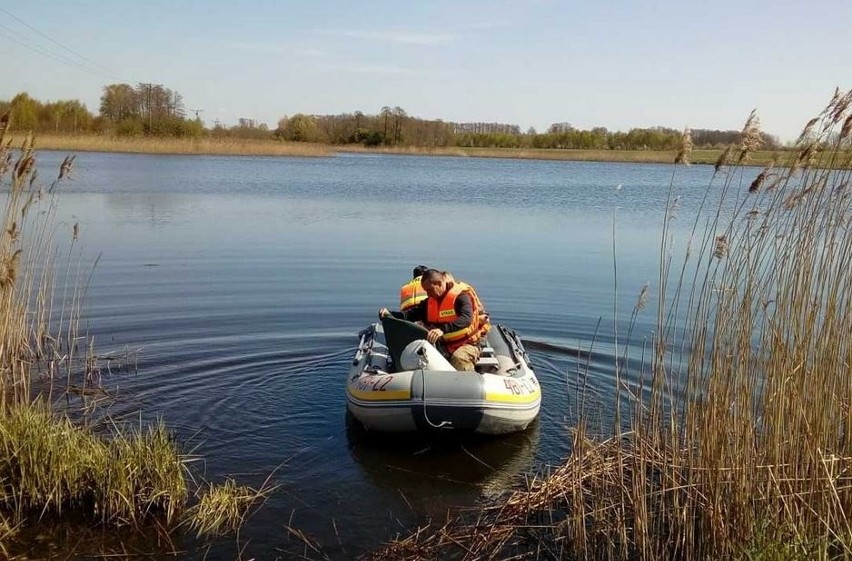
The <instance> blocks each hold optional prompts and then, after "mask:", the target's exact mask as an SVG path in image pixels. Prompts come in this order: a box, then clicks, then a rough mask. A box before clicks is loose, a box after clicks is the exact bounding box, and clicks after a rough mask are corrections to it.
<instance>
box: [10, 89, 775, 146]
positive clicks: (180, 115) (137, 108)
mask: <svg viewBox="0 0 852 561" xmlns="http://www.w3.org/2000/svg"><path fill="white" fill-rule="evenodd" d="M100 102H101V103H100V107H99V112H98V115H93V114H92V113H90V112H89V111H88V110H87V109H86V106H85V105H83V104H82V103H80V102H79V101H78V100H65V101H55V102H46V103H43V102H40V101H38V100H36V99H33V98H31V97H30V96H29V95H28V94H26V93H20V94H18V95H17V96H15V97H14V98H13V99H12V100H11V101H0V112H5V111H6V110H11V113H12V128H13V130H15V129H16V130H32V131H35V132H43V133H63V134H79V133H100V134H111V135H117V136H129V137H133V136H164V137H166V136H167V137H200V136H211V137H214V138H247V139H270V138H272V139H278V140H287V141H291V142H317V143H325V144H337V145H345V144H362V145H364V146H370V147H376V146H422V147H448V146H460V147H478V148H546V149H547V148H549V149H584V150H675V149H677V148H679V147H680V144H681V139H682V132H681V131H678V130H675V129H670V128H665V127H650V128H634V129H631V130H629V131H627V132H621V131H609V130H607V129H606V128H604V127H595V128H592V129H591V130H580V129H576V128H574V127H573V126H572V125H571V124H570V123H568V122H558V123H553V124H552V125H550V127H548V129H547V131H546V132H544V133H537V132H536V130H535V129H533V128H530V129H528V130H527V131H526V132H522V131H521V128H520V127H519V126H517V125H511V124H504V123H453V122H447V121H442V120H440V119H439V120H429V119H420V118H417V117H412V116H410V115H408V113H407V112H406V111H405V110H404V109H403V108H401V107H398V106H397V107H390V106H385V107H382V108H381V109H380V110H379V112H378V113H376V114H374V115H369V114H365V113H362V112H361V111H355V112H354V113H342V114H338V115H307V114H304V113H296V114H295V115H291V116H285V117H282V118H281V119H279V121H278V123H277V126H276V128H275V129H273V130H270V128H269V127H268V126H267V125H266V124H265V123H258V122H257V121H255V120H254V119H248V118H241V119H239V122H238V124H237V125H235V126H232V127H226V126H223V125H221V124H219V123H218V122H217V123H216V124H215V125H214V126H213V127H212V128H206V127H205V126H204V124H203V122H202V121H201V120H200V119H199V118H198V114H197V112H196V118H195V119H189V118H187V117H186V108H185V106H184V102H183V96H181V94H179V93H178V92H177V91H174V90H171V89H169V88H166V87H164V86H162V85H160V84H150V83H142V82H140V83H138V84H136V85H135V86H134V85H130V84H109V85H107V86H104V88H103V91H102V95H101V100H100ZM739 136H740V133H739V131H719V130H706V129H693V130H692V142H693V145H694V147H695V148H699V149H700V148H704V149H710V148H723V147H725V146H728V145H729V144H732V143H735V142H737V141H738V139H739ZM763 137H764V138H763V140H764V147H765V148H767V149H775V148H779V147H780V146H779V142H778V139H777V138H776V137H774V136H771V135H768V134H765V133H764V135H763Z"/></svg>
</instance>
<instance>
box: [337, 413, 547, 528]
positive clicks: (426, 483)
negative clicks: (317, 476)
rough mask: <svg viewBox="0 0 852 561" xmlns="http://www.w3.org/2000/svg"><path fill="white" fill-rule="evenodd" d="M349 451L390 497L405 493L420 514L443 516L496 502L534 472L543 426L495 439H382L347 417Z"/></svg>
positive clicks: (402, 436) (534, 425)
mask: <svg viewBox="0 0 852 561" xmlns="http://www.w3.org/2000/svg"><path fill="white" fill-rule="evenodd" d="M346 435H347V440H348V443H349V451H350V453H351V454H352V457H353V458H354V460H355V462H356V463H357V464H358V465H360V467H361V468H362V470H363V471H364V473H365V475H366V476H367V477H368V478H369V479H370V480H371V481H372V482H373V483H374V484H375V485H376V486H377V487H379V488H382V489H385V490H386V491H388V492H389V495H398V493H403V494H404V496H405V500H406V501H407V502H410V503H411V506H412V508H414V509H415V510H417V511H421V512H422V511H433V513H434V514H436V515H438V514H440V513H442V512H445V511H446V508H447V506H449V505H464V504H473V503H475V502H476V501H478V500H480V499H482V498H492V497H496V496H498V495H500V494H502V493H504V492H506V491H507V490H509V489H512V488H513V487H514V486H515V485H516V484H518V479H519V477H521V476H522V475H523V474H526V473H528V472H530V471H531V470H533V469H534V467H535V466H534V460H535V454H536V450H537V448H538V439H539V424H538V423H537V422H533V423H532V425H531V426H530V427H529V430H526V431H523V432H519V433H514V434H509V435H505V436H503V437H501V438H493V437H489V436H481V435H466V436H463V435H458V436H453V435H452V434H449V435H448V434H441V435H440V437H435V436H433V435H431V434H429V433H426V434H420V435H413V436H412V435H410V434H396V435H393V434H390V435H389V434H379V433H375V432H372V431H367V430H365V429H364V428H363V426H362V425H361V423H360V422H358V421H357V420H356V419H354V418H353V417H352V416H351V415H350V414H348V415H347V431H346Z"/></svg>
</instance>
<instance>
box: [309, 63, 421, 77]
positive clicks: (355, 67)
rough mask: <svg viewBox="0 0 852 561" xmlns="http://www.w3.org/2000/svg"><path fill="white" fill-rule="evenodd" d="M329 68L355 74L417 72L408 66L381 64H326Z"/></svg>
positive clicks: (387, 74)
mask: <svg viewBox="0 0 852 561" xmlns="http://www.w3.org/2000/svg"><path fill="white" fill-rule="evenodd" d="M326 68H328V69H329V70H337V71H342V72H353V73H355V74H380V75H386V76H392V75H394V76H399V75H404V74H409V75H410V74H415V72H414V71H413V70H410V69H408V68H400V67H398V66H385V65H381V64H352V65H349V66H343V65H333V66H326Z"/></svg>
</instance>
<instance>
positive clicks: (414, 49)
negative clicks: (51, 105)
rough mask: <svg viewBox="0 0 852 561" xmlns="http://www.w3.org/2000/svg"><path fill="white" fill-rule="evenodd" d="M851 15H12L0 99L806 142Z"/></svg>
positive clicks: (374, 9)
mask: <svg viewBox="0 0 852 561" xmlns="http://www.w3.org/2000/svg"><path fill="white" fill-rule="evenodd" d="M850 21H852V1H849V0H772V1H768V0H767V1H762V0H754V1H753V0H739V1H738V2H731V1H728V0H721V1H716V2H712V3H710V2H689V1H688V0H681V1H679V2H670V1H669V0H661V1H653V0H646V1H644V2H642V1H626V0H624V1H607V0H585V1H583V2H575V1H568V0H564V1H557V0H552V1H548V0H513V1H509V0H487V1H485V0H483V1H480V0H476V1H473V0H452V1H445V0H430V1H424V0H421V1H408V2H406V1H405V0H395V1H369V0H361V1H358V2H354V1H352V0H347V1H342V0H327V1H322V0H311V1H308V0H304V1H287V0H263V1H261V0H243V1H241V2H234V1H233V0H228V1H220V0H203V1H202V0H145V1H142V2H126V1H124V0H110V1H100V0H77V1H68V0H64V1H50V0H26V1H23V0H18V1H16V2H12V1H7V0H0V100H8V99H11V98H12V97H13V96H14V95H16V94H17V93H19V92H21V91H25V92H27V93H29V94H30V95H31V96H33V97H35V98H37V99H39V100H41V101H55V100H58V99H79V100H80V101H82V102H83V103H85V104H86V106H87V107H88V108H89V110H90V111H92V112H94V113H97V110H98V106H99V100H100V96H101V94H102V90H103V87H104V86H105V85H107V84H112V83H122V82H124V83H129V84H136V83H138V82H150V83H155V84H162V85H163V86H164V87H167V88H169V89H172V90H175V91H177V92H179V93H180V94H181V95H182V96H183V98H184V103H185V106H186V109H187V114H189V115H190V116H194V115H195V110H199V112H198V115H199V116H200V117H201V118H202V119H203V120H204V121H205V123H206V124H207V125H208V126H210V125H212V124H213V123H214V122H216V121H219V122H220V123H222V124H223V125H226V126H230V125H234V124H236V122H237V120H238V119H239V118H248V119H255V120H256V121H258V122H263V123H266V124H268V125H269V126H270V127H271V128H274V127H275V126H276V123H277V121H278V120H279V119H280V118H281V117H283V116H285V115H293V114H295V113H309V114H336V113H351V112H354V111H362V112H364V113H367V114H376V113H378V112H379V111H380V110H381V108H382V107H383V106H390V107H396V106H399V107H402V108H403V109H404V110H405V111H406V112H407V113H408V114H409V115H411V116H414V117H420V118H424V119H443V120H445V121H455V122H475V121H483V122H500V123H508V124H516V125H519V126H520V127H521V128H522V129H523V130H527V129H528V128H529V127H534V128H535V129H536V130H538V131H539V132H542V131H544V130H546V129H547V127H548V126H549V125H550V124H552V123H561V122H568V123H571V124H572V125H573V126H574V127H576V128H581V129H590V128H593V127H598V126H600V127H606V128H608V129H609V130H613V131H615V130H621V131H627V130H629V129H631V128H635V127H652V126H664V127H670V128H674V129H678V130H680V129H683V128H685V127H690V128H693V129H699V128H703V129H719V130H739V129H741V128H742V126H743V123H744V122H745V120H746V118H747V117H748V115H749V113H750V112H751V110H752V109H757V112H758V115H759V117H760V119H761V122H762V127H763V130H764V131H766V132H768V133H770V134H774V135H776V136H777V137H779V139H780V140H781V141H782V142H788V141H791V140H794V139H795V138H796V137H797V136H798V134H799V132H800V131H801V129H802V127H803V126H804V124H805V123H806V122H807V121H808V120H809V119H810V118H811V117H813V116H815V115H816V114H817V113H818V112H819V111H820V110H821V109H822V108H823V106H824V105H825V104H826V103H827V102H828V100H829V99H830V98H831V95H832V94H833V93H834V90H835V88H836V87H840V88H841V90H847V89H849V88H850V87H852V65H850V63H849V60H850V59H849V57H850V53H852V33H850V32H849V23H850Z"/></svg>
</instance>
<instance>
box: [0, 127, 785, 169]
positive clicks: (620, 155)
mask: <svg viewBox="0 0 852 561" xmlns="http://www.w3.org/2000/svg"><path fill="white" fill-rule="evenodd" d="M9 136H11V138H12V146H15V145H20V143H21V142H22V141H23V139H24V136H23V135H20V134H12V135H9ZM34 138H35V146H36V148H37V149H39V150H61V151H69V152H113V153H124V154H162V155H199V156H209V155H220V156H285V157H318V158H322V157H329V156H333V155H335V154H338V153H343V154H387V155H405V156H444V157H462V158H505V159H517V160H545V161H571V162H611V163H619V162H621V163H643V164H670V163H673V162H674V159H675V156H676V154H677V151H676V150H585V149H578V150H573V149H571V150H569V149H557V148H467V147H458V146H452V147H380V148H366V147H364V146H360V145H341V146H333V145H328V144H311V143H302V142H284V141H276V140H265V139H264V140H256V139H230V138H223V139H216V138H200V139H198V138H185V139H181V138H120V137H107V136H90V135H76V136H64V135H38V136H35V137H34ZM721 153H722V150H693V152H692V154H691V156H690V158H689V160H690V163H692V164H709V165H713V164H715V163H716V161H717V160H718V158H719V156H720V155H721ZM790 153H791V152H790V151H789V150H772V151H769V150H766V151H758V152H754V153H753V154H751V159H750V161H749V162H748V165H766V164H769V163H770V162H772V161H779V162H783V161H784V160H785V159H786V158H785V156H787V155H789V154H790Z"/></svg>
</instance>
